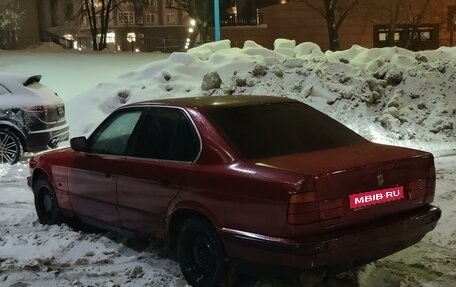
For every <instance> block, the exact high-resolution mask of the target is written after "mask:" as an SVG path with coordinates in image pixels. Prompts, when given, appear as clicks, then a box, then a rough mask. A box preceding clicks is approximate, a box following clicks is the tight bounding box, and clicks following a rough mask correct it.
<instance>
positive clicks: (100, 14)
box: [81, 0, 145, 51]
mask: <svg viewBox="0 0 456 287" xmlns="http://www.w3.org/2000/svg"><path fill="white" fill-rule="evenodd" d="M144 3H145V0H82V6H81V12H82V13H81V14H83V15H84V14H85V16H86V17H87V20H88V22H89V25H90V34H91V36H92V47H93V49H94V50H96V51H101V50H103V49H105V48H106V46H107V45H106V38H107V34H108V28H109V22H110V21H111V20H112V19H111V13H112V12H113V11H114V10H115V9H120V6H121V5H133V7H134V9H135V11H136V10H137V9H138V7H139V6H141V7H142V5H143V4H144Z"/></svg>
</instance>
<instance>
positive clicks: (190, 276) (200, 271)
mask: <svg viewBox="0 0 456 287" xmlns="http://www.w3.org/2000/svg"><path fill="white" fill-rule="evenodd" d="M177 256H178V261H179V265H180V267H181V270H182V273H183V274H184V277H185V279H186V280H187V282H188V283H189V284H190V285H192V286H194V287H210V286H211V287H212V286H231V285H233V284H234V281H235V276H234V273H233V270H232V268H231V264H230V263H229V258H228V257H227V255H226V253H225V250H224V247H223V244H222V242H221V240H220V239H219V236H218V234H217V233H216V232H215V230H214V229H213V228H212V226H211V225H210V224H209V223H207V222H206V221H204V220H201V219H198V218H191V219H189V220H188V221H187V222H186V223H185V224H184V226H183V227H182V229H181V231H180V234H179V238H178V246H177Z"/></svg>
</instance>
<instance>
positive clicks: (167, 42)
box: [74, 0, 190, 53]
mask: <svg viewBox="0 0 456 287" xmlns="http://www.w3.org/2000/svg"><path fill="white" fill-rule="evenodd" d="M165 2H166V0H148V1H146V2H145V3H143V4H142V5H138V6H135V5H133V4H132V3H130V2H126V3H123V4H120V5H119V6H118V7H116V8H115V9H114V10H113V11H112V15H111V17H112V20H111V21H110V24H109V30H108V38H107V43H108V47H109V48H110V49H114V50H116V51H157V50H158V51H162V52H166V53H168V52H173V51H180V50H182V49H183V48H184V46H185V40H186V39H187V37H188V33H189V31H188V28H189V21H190V19H189V17H188V15H187V14H186V13H185V12H183V11H182V10H177V9H170V8H167V6H166V3H165ZM74 39H75V40H76V41H78V45H79V46H82V47H83V48H89V47H90V46H91V38H90V25H89V22H88V21H87V18H86V16H85V15H84V16H83V17H82V23H81V28H80V30H79V32H78V34H77V35H75V36H74Z"/></svg>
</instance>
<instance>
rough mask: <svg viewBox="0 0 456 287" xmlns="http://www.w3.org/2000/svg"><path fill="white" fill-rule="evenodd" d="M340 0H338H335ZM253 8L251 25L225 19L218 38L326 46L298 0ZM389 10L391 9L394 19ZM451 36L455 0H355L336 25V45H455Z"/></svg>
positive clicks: (315, 20)
mask: <svg viewBox="0 0 456 287" xmlns="http://www.w3.org/2000/svg"><path fill="white" fill-rule="evenodd" d="M349 2H350V1H345V3H349ZM426 2H428V5H427V6H425V5H426ZM311 3H312V4H313V5H314V6H317V7H320V6H321V4H322V1H320V0H311ZM341 3H344V1H339V4H341ZM423 7H425V9H423ZM396 9H397V12H396ZM258 11H259V12H258V13H259V14H260V15H261V21H260V22H258V23H257V25H239V24H237V25H236V24H235V25H228V26H226V27H223V28H222V38H224V39H230V40H231V41H232V43H233V44H234V45H237V46H242V45H243V43H244V41H245V40H254V41H256V42H257V43H259V44H261V45H263V46H265V47H269V48H272V46H273V43H274V40H275V39H277V38H289V39H295V40H296V41H297V42H298V43H300V42H314V43H317V44H318V45H320V47H321V48H322V49H323V50H326V49H328V48H329V43H328V32H327V28H326V23H325V21H324V19H323V17H322V16H321V15H319V14H318V12H316V11H315V10H313V9H311V8H310V7H309V6H308V5H306V4H305V3H303V1H293V0H280V4H276V5H271V6H268V7H264V8H260V9H259V10H258ZM336 12H337V13H339V14H340V11H336ZM238 13H239V12H238ZM393 14H396V16H395V17H394V18H395V19H394V23H393V22H392V16H393ZM418 20H419V21H418ZM392 28H393V29H394V31H393V32H392V33H391V32H390V29H392ZM415 29H416V30H415ZM411 32H417V35H418V41H416V40H414V41H413V43H412V44H410V36H411V35H412V33H411ZM390 35H394V36H392V37H394V39H392V41H393V43H391V39H388V36H390ZM455 37H456V0H430V1H427V0H408V1H405V0H363V1H359V3H358V5H356V6H355V8H354V9H353V10H352V11H351V12H350V14H349V15H348V16H347V18H346V19H345V21H344V23H343V25H342V26H341V28H340V30H339V39H340V44H341V48H342V49H346V48H349V47H351V46H352V45H354V44H358V45H362V46H364V47H368V48H369V47H385V46H390V45H394V46H399V47H407V48H408V49H412V50H424V49H435V48H437V47H439V46H454V45H456V38H455Z"/></svg>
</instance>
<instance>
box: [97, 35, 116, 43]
mask: <svg viewBox="0 0 456 287" xmlns="http://www.w3.org/2000/svg"><path fill="white" fill-rule="evenodd" d="M100 38H101V34H98V35H97V40H98V42H100ZM115 42H116V33H114V32H108V33H106V44H110V43H115Z"/></svg>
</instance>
